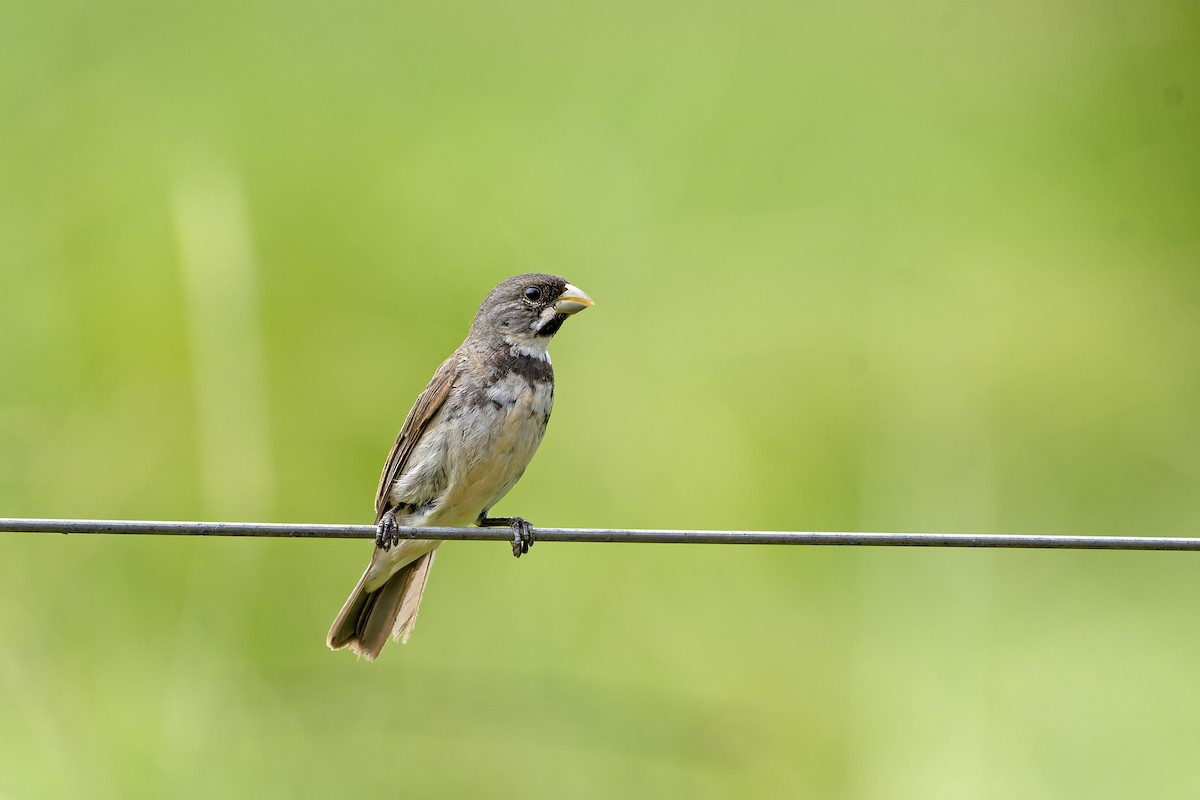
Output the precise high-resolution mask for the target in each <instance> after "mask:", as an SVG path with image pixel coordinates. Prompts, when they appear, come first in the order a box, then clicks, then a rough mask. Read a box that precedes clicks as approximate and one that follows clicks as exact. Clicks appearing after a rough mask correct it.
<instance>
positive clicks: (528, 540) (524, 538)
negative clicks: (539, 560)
mask: <svg viewBox="0 0 1200 800" xmlns="http://www.w3.org/2000/svg"><path fill="white" fill-rule="evenodd" d="M509 525H511V526H512V530H513V540H512V549H513V556H514V557H516V558H520V557H521V555H522V554H523V553H528V552H529V548H531V547H533V541H534V538H535V537H534V534H533V526H532V525H530V524H529V522H528V521H527V520H525V519H522V518H521V517H512V518H511V519H510V520H509Z"/></svg>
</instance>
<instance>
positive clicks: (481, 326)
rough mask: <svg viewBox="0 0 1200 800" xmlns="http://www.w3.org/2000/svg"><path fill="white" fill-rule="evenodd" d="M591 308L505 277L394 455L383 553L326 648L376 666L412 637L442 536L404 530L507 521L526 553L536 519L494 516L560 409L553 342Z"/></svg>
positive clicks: (531, 279) (520, 278) (410, 418)
mask: <svg viewBox="0 0 1200 800" xmlns="http://www.w3.org/2000/svg"><path fill="white" fill-rule="evenodd" d="M594 304H595V303H594V301H593V300H592V298H590V297H589V296H588V295H587V294H586V293H585V292H583V291H582V290H581V289H579V288H577V287H575V286H573V285H572V284H570V283H568V282H567V281H566V280H564V279H563V278H560V277H558V276H557V275H548V274H544V273H528V274H525V275H517V276H515V277H512V278H509V279H508V280H505V281H503V282H501V283H500V284H499V285H497V286H496V287H495V288H494V289H492V290H491V291H490V292H489V293H488V295H487V297H485V298H484V300H483V303H482V304H481V305H480V306H479V311H478V312H477V313H476V314H475V318H474V320H473V321H472V322H471V326H470V329H469V331H468V333H467V337H466V339H465V340H464V341H463V343H462V344H461V345H459V347H458V349H457V350H455V351H454V352H453V353H452V354H451V355H450V357H449V358H447V359H446V360H445V361H443V362H442V365H441V366H440V367H438V369H437V371H436V372H435V373H434V375H433V378H431V379H430V381H429V384H428V385H427V386H426V387H425V390H424V391H423V392H421V394H420V396H418V397H417V400H416V402H415V403H414V404H413V406H412V409H411V410H410V411H409V412H408V415H407V416H406V417H405V419H404V424H403V426H402V427H401V428H400V433H399V434H398V435H397V436H396V442H395V444H394V445H392V449H391V452H389V453H388V457H387V461H386V462H385V463H384V467H383V473H382V474H381V475H380V478H379V487H378V489H377V490H376V493H375V525H376V534H375V550H374V552H373V553H372V554H371V563H370V564H369V565H368V566H367V569H366V571H365V572H364V573H363V576H362V578H360V579H359V581H358V585H357V586H355V587H354V591H353V592H351V594H350V597H349V599H347V600H346V603H345V604H344V605H343V606H342V610H341V611H340V612H339V613H338V615H337V618H336V619H335V620H334V622H333V626H332V627H331V628H330V629H329V635H328V638H327V642H326V643H327V644H328V645H329V647H330V649H332V650H340V649H343V648H349V649H350V650H351V651H353V652H354V653H357V654H358V655H359V656H361V657H363V658H366V659H368V660H369V661H374V660H375V659H376V658H377V657H378V656H379V653H380V651H382V650H383V647H384V645H385V644H387V642H388V639H389V637H390V638H392V639H396V640H400V641H402V642H407V641H408V637H409V635H410V634H411V633H412V630H413V626H414V625H415V624H416V620H417V611H418V609H419V608H420V605H421V596H422V594H423V593H424V591H425V583H426V581H428V580H429V571H430V569H431V568H432V566H433V559H434V556H435V555H436V553H437V548H438V545H439V544H441V542H440V541H438V540H433V539H410V538H404V539H403V541H402V540H401V537H400V533H399V528H401V527H407V526H415V527H422V526H426V527H428V526H447V527H456V526H463V525H469V524H472V523H474V524H476V525H480V526H484V527H500V526H508V527H510V528H512V531H513V540H512V550H513V555H514V556H516V557H518V558H520V557H521V555H522V554H524V553H527V552H529V548H530V547H531V546H532V545H533V543H534V539H535V533H534V530H533V527H532V526H531V525H530V524H529V522H527V521H526V520H525V519H524V518H522V517H489V516H488V512H489V511H490V510H491V509H492V507H493V506H494V505H495V504H496V503H497V502H499V500H500V498H502V497H504V495H505V494H507V493H508V491H509V490H510V489H512V487H513V486H514V485H515V484H516V482H517V481H518V480H519V479H520V478H521V475H522V474H523V473H524V472H525V468H526V467H527V466H528V465H529V462H530V460H531V459H532V458H533V455H534V452H535V451H536V450H537V448H538V445H539V444H540V443H541V441H542V435H543V434H544V433H545V430H546V423H547V422H548V421H549V419H550V411H551V408H552V407H553V405H554V368H553V366H552V365H551V363H550V354H549V352H548V351H547V347H548V346H549V344H550V340H551V339H552V338H553V337H554V335H555V334H556V333H558V330H559V328H561V327H562V325H563V323H564V322H566V320H567V319H568V318H569V317H571V316H572V315H574V314H576V313H578V312H580V311H582V310H584V309H585V308H588V307H590V306H592V305H594Z"/></svg>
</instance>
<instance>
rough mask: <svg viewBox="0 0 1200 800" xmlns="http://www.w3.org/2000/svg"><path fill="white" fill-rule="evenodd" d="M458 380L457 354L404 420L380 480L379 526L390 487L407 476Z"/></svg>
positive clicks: (440, 370)
mask: <svg viewBox="0 0 1200 800" xmlns="http://www.w3.org/2000/svg"><path fill="white" fill-rule="evenodd" d="M457 376H458V353H455V354H454V355H452V356H450V357H449V358H447V359H446V360H445V361H443V362H442V365H441V366H440V367H438V370H437V372H435V373H433V377H432V378H430V379H429V385H428V386H426V387H425V391H423V392H421V396H420V397H418V398H417V402H415V403H413V407H412V409H411V410H409V412H408V416H407V417H405V418H404V426H403V427H402V428H400V433H398V434H397V435H396V443H395V444H394V445H392V451H391V452H390V453H388V457H387V463H385V464H384V465H383V474H382V475H380V476H379V488H378V489H377V490H376V491H375V522H376V524H378V522H379V520H380V518H381V517H382V516H383V512H385V511H387V509H388V492H389V489H390V487H391V485H392V484H393V483H395V482H396V479H397V478H399V477H400V476H401V475H402V474H403V473H404V470H405V468H406V467H407V466H408V459H409V457H410V456H411V455H412V453H413V450H415V449H416V448H417V443H418V442H420V441H421V436H422V434H424V433H425V429H426V428H427V427H429V422H430V420H432V419H433V416H434V414H436V413H437V411H438V409H439V408H441V407H442V404H443V403H445V402H446V397H447V395H449V394H450V389H451V387H453V386H454V379H455V378H456V377H457Z"/></svg>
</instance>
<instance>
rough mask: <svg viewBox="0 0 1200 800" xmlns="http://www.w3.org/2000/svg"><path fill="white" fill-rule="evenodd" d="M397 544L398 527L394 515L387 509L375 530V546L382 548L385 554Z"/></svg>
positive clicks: (398, 541)
mask: <svg viewBox="0 0 1200 800" xmlns="http://www.w3.org/2000/svg"><path fill="white" fill-rule="evenodd" d="M397 544H400V525H399V524H397V522H396V515H395V514H394V513H392V509H390V508H389V509H388V510H387V511H385V512H383V516H382V517H380V518H379V525H378V527H376V529H375V546H376V547H382V548H383V549H384V551H385V552H386V551H388V550H390V549H392V545H397Z"/></svg>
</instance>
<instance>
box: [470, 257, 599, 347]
mask: <svg viewBox="0 0 1200 800" xmlns="http://www.w3.org/2000/svg"><path fill="white" fill-rule="evenodd" d="M591 305H594V302H593V301H592V298H590V297H588V296H587V294H585V293H584V292H583V291H582V290H580V289H579V288H577V287H575V286H572V285H571V284H569V283H567V282H566V281H565V280H563V279H562V278H560V277H558V276H557V275H545V274H542V273H537V272H533V273H529V274H526V275H517V276H516V277H514V278H509V279H508V280H506V281H504V282H503V283H501V284H500V285H498V286H497V287H496V288H495V289H492V291H490V292H488V296H487V297H485V298H484V300H483V303H482V305H480V306H479V311H478V313H476V314H475V321H474V322H472V323H471V336H472V337H476V338H489V339H490V338H499V339H503V340H504V341H506V342H507V343H508V344H510V345H512V346H514V347H522V348H526V347H532V348H536V349H541V350H544V349H545V346H546V344H548V343H549V341H550V338H551V337H552V336H554V334H556V333H558V329H559V328H561V327H562V324H563V323H564V322H566V320H567V317H569V316H571V315H572V314H576V313H578V312H580V311H582V310H583V309H585V308H587V307H588V306H591Z"/></svg>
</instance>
